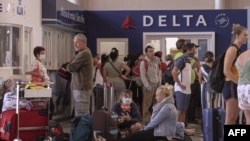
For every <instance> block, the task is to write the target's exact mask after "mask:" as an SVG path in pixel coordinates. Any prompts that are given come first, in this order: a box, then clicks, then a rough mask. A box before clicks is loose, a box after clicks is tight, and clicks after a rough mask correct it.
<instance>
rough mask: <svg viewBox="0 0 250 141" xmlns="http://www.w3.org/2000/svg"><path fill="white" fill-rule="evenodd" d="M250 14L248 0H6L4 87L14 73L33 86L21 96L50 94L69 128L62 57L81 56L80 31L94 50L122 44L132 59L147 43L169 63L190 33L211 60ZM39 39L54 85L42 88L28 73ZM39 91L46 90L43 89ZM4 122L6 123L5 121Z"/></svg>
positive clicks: (123, 55) (55, 115)
mask: <svg viewBox="0 0 250 141" xmlns="http://www.w3.org/2000/svg"><path fill="white" fill-rule="evenodd" d="M249 17H250V1H249V0H209V1H207V0H174V1H173V0H143V1H141V0H126V1H122V0H32V1H31V0H11V1H0V19H1V20H0V50H1V51H0V84H1V85H4V86H5V83H6V80H8V79H11V80H21V81H22V83H20V86H23V85H24V84H25V85H26V88H29V89H28V90H27V89H26V88H23V89H25V90H23V91H24V92H25V93H26V96H25V94H24V96H22V97H21V98H20V99H22V98H23V97H24V98H27V99H29V98H30V99H39V100H41V99H43V100H42V101H43V102H44V101H46V102H47V104H48V105H49V107H50V108H48V110H49V111H48V112H49V113H51V114H48V113H47V114H48V117H49V118H50V119H52V120H55V121H57V122H59V123H60V124H61V126H62V128H63V131H64V132H65V133H68V134H70V133H71V131H72V130H71V129H72V122H73V119H74V117H75V116H74V106H73V97H72V88H71V81H69V80H67V79H65V78H63V77H62V76H61V75H60V74H59V73H58V72H59V69H61V66H62V65H63V64H65V63H67V62H70V61H71V60H72V58H74V56H75V55H76V52H75V46H74V36H75V35H76V34H78V33H82V34H84V35H85V36H86V38H87V47H88V48H89V49H90V52H91V54H92V55H95V54H99V57H101V56H102V55H103V54H110V52H111V51H112V48H114V47H115V48H117V49H118V50H119V56H118V60H119V61H121V62H123V63H129V61H132V60H133V59H134V58H133V57H134V56H135V55H138V54H142V53H145V49H146V47H147V46H148V45H150V46H153V47H154V52H155V53H156V52H160V54H161V55H160V57H159V59H160V60H161V61H162V62H163V63H167V60H166V58H167V57H166V56H168V55H172V56H174V55H175V54H176V53H177V52H178V50H177V48H176V42H177V41H178V40H179V39H184V40H185V42H187V43H194V44H195V45H197V46H199V47H197V48H196V54H195V57H196V58H197V59H198V60H199V61H200V63H201V64H204V63H205V62H204V60H203V55H204V53H205V52H207V51H211V52H213V53H214V55H215V57H216V56H219V55H220V54H222V53H223V52H224V50H225V49H226V48H227V47H228V45H230V43H231V39H232V38H231V33H232V25H233V24H240V25H242V26H244V27H246V28H248V27H249V26H250V20H248V18H249ZM249 29H250V28H248V29H247V30H248V31H249ZM249 42H250V38H249V37H248V40H247V41H246V44H244V45H242V47H241V49H240V50H241V51H245V50H247V49H248V48H249ZM37 46H41V47H44V49H45V51H44V54H45V58H44V60H43V61H42V62H41V64H43V66H44V68H46V72H47V75H48V78H49V81H48V82H49V83H48V85H46V86H47V87H46V88H48V89H46V90H39V92H34V91H32V90H33V88H34V89H40V88H41V87H36V88H35V87H33V86H27V85H28V83H29V81H30V80H31V79H33V77H32V75H31V73H29V74H28V73H27V72H29V71H30V68H32V67H34V66H33V65H32V63H33V61H34V59H35V57H36V56H35V53H34V48H35V47H37ZM128 60H129V61H128ZM98 63H100V61H99V62H98ZM40 69H43V68H40ZM131 70H132V68H131ZM61 71H63V70H61ZM89 73H92V72H89ZM197 75H198V74H197ZM102 82H103V81H102ZM133 83H135V82H133ZM17 85H19V84H18V83H17ZM131 85H132V80H131V83H128V84H127V85H126V88H128V89H130V88H131ZM15 86H16V85H15ZM18 87H19V86H18ZM93 87H95V86H93ZM20 88H21V89H22V87H20ZM202 88H203V85H202V84H201V85H200V92H199V94H198V96H197V97H198V98H197V101H196V102H195V103H196V105H195V109H193V111H195V112H192V113H193V114H194V117H193V118H192V120H190V122H189V124H188V125H189V128H191V129H194V130H195V132H193V133H192V134H190V137H191V138H192V140H193V141H203V140H204V134H203V133H202V130H201V129H202V124H203V122H202V118H203V117H202V108H201V96H200V95H201V90H202ZM37 93H39V94H41V95H42V96H41V95H39V96H37ZM133 93H134V94H133V95H135V98H134V99H133V100H136V101H142V97H140V96H138V93H139V92H137V91H136V90H135V91H134V90H133ZM135 93H136V94H135ZM21 94H22V93H20V95H21ZM2 99H3V97H2ZM138 99H139V100H138ZM21 101H22V100H21ZM35 101H36V100H35ZM34 103H36V102H34ZM96 103H97V100H96V99H92V105H91V109H92V110H93V109H97V108H96ZM14 104H15V103H14ZM51 105H52V106H51ZM139 105H141V103H139ZM222 105H223V104H222ZM17 107H18V106H17ZM25 108H27V107H25ZM99 108H100V107H99ZM14 109H15V108H14ZM21 112H22V111H20V114H19V115H20V116H21V115H22V114H21ZM19 118H22V117H19ZM18 120H19V119H18ZM0 123H1V124H0V126H2V120H0ZM18 126H19V123H18ZM39 126H42V125H39ZM2 128H3V127H0V140H1V138H2V136H4V138H5V137H6V135H5V134H4V135H2V134H1V132H2V130H3V132H4V129H2ZM20 129H22V128H20ZM22 130H25V129H22ZM15 136H19V135H18V134H17V135H15ZM23 141H26V140H23ZM27 141H28V140H27ZM29 141H30V140H29ZM71 141H72V140H71ZM204 141H205V140H204Z"/></svg>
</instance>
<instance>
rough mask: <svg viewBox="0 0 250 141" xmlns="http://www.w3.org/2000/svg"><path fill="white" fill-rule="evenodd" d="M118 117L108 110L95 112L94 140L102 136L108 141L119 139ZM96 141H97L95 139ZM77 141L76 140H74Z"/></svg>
mask: <svg viewBox="0 0 250 141" xmlns="http://www.w3.org/2000/svg"><path fill="white" fill-rule="evenodd" d="M117 120H118V115H117V114H116V113H114V112H109V111H107V110H95V111H94V113H93V124H92V127H93V134H94V136H93V137H94V138H95V137H99V136H101V137H102V138H105V139H106V140H116V139H117V138H118V123H117ZM94 140H95V139H94ZM74 141H75V140H74Z"/></svg>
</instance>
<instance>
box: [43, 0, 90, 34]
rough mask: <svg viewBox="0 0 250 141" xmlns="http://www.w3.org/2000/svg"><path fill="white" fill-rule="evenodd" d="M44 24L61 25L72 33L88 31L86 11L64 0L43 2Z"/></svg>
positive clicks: (46, 0) (44, 0)
mask: <svg viewBox="0 0 250 141" xmlns="http://www.w3.org/2000/svg"><path fill="white" fill-rule="evenodd" d="M42 23H43V24H47V25H52V26H56V25H60V27H61V26H63V27H65V29H71V30H72V31H79V32H85V31H86V26H85V14H84V11H83V10H82V9H80V8H79V7H78V6H76V5H74V4H72V3H70V2H68V1H63V0H42Z"/></svg>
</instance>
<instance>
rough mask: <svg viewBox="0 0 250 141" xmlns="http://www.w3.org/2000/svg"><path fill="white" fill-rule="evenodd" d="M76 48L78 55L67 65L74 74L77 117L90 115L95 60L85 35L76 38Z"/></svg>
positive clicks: (72, 84)
mask: <svg viewBox="0 0 250 141" xmlns="http://www.w3.org/2000/svg"><path fill="white" fill-rule="evenodd" d="M74 47H75V51H77V52H78V53H77V54H76V55H75V57H74V59H73V60H72V61H71V62H70V63H69V64H68V65H67V70H68V71H69V72H71V73H72V80H71V87H72V90H73V100H74V108H75V116H79V115H82V114H83V113H89V108H90V96H91V94H92V89H93V73H92V72H93V59H92V54H91V51H90V49H89V48H88V47H87V38H86V36H85V35H83V34H77V35H75V36H74Z"/></svg>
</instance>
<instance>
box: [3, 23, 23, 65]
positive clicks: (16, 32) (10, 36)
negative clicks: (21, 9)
mask: <svg viewBox="0 0 250 141" xmlns="http://www.w3.org/2000/svg"><path fill="white" fill-rule="evenodd" d="M20 38H21V28H20V27H16V26H6V25H0V50H1V52H0V67H19V66H21V53H22V49H21V43H20V42H21V41H20Z"/></svg>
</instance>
